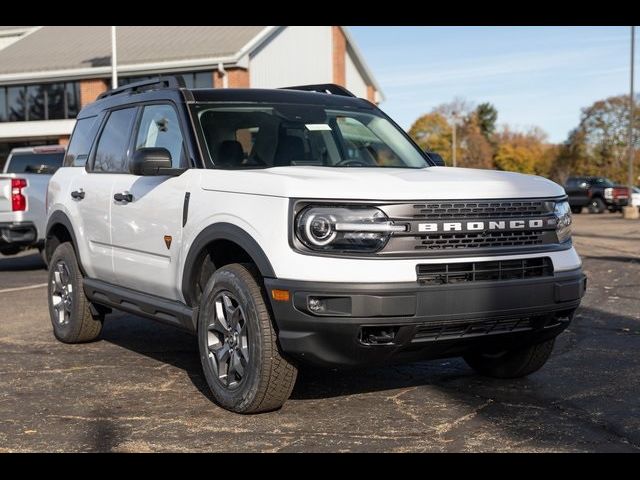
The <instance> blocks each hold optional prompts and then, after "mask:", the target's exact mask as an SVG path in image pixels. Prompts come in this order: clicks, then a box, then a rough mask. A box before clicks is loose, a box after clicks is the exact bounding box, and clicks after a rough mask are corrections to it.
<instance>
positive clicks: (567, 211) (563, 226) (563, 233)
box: [554, 202, 571, 243]
mask: <svg viewBox="0 0 640 480" xmlns="http://www.w3.org/2000/svg"><path fill="white" fill-rule="evenodd" d="M554 214H555V216H556V234H557V235H558V241H559V242H560V243H563V242H566V241H567V240H569V239H570V238H571V208H570V207H569V202H558V203H556V207H555V209H554Z"/></svg>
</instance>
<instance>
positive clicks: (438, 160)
mask: <svg viewBox="0 0 640 480" xmlns="http://www.w3.org/2000/svg"><path fill="white" fill-rule="evenodd" d="M425 153H426V154H427V156H428V157H429V158H430V159H431V161H432V162H433V163H435V164H436V167H444V166H445V163H444V159H443V158H442V157H441V156H440V155H438V154H437V153H435V152H425Z"/></svg>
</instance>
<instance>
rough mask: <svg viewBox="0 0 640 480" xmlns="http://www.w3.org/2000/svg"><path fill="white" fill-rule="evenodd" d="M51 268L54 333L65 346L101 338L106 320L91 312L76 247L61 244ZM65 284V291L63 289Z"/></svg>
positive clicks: (49, 290)
mask: <svg viewBox="0 0 640 480" xmlns="http://www.w3.org/2000/svg"><path fill="white" fill-rule="evenodd" d="M50 265H51V268H50V269H49V286H48V289H47V290H48V300H49V316H50V318H51V324H52V325H53V334H54V335H55V337H56V338H57V339H58V340H60V341H61V342H64V343H83V342H91V341H93V340H95V339H97V338H98V337H99V336H100V332H101V331H102V323H103V317H102V316H101V315H95V316H94V315H93V314H92V313H91V302H89V300H88V299H87V297H86V295H85V294H84V290H83V288H82V272H81V271H80V267H79V266H78V261H77V260H76V254H75V251H74V250H73V246H72V245H71V244H70V243H61V244H60V245H58V247H57V248H56V250H55V251H54V252H53V255H52V256H51V262H50ZM63 268H64V269H66V273H64V272H65V270H63ZM63 285H64V286H65V288H62V286H63ZM69 287H70V288H69ZM61 289H62V290H61ZM57 305H61V306H60V307H57ZM61 312H62V313H61Z"/></svg>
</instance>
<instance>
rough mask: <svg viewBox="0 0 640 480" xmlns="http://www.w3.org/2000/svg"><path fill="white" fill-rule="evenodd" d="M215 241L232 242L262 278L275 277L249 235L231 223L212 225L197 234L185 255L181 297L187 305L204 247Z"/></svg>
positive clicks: (191, 299)
mask: <svg viewBox="0 0 640 480" xmlns="http://www.w3.org/2000/svg"><path fill="white" fill-rule="evenodd" d="M215 240H229V241H231V242H234V243H235V244H237V245H238V246H240V247H241V248H242V249H244V250H245V251H246V252H247V253H248V254H249V256H250V257H251V259H252V260H253V262H254V263H255V264H256V267H258V270H259V271H260V274H261V275H262V276H263V277H268V278H275V276H276V275H275V272H274V271H273V267H272V266H271V262H270V261H269V258H268V257H267V255H266V254H265V253H264V251H263V250H262V248H261V247H260V245H258V242H256V241H255V240H254V239H253V237H252V236H251V235H250V234H248V233H247V232H246V231H245V230H243V229H242V228H240V227H238V226H236V225H233V224H231V223H226V222H221V223H214V224H213V225H209V226H208V227H207V228H205V229H204V230H202V231H201V232H200V233H199V234H198V236H197V237H196V239H195V240H194V241H193V243H192V244H191V247H190V248H189V253H188V254H187V258H186V260H185V262H184V268H183V275H182V295H183V296H184V299H185V301H186V302H187V304H190V303H192V302H193V298H192V296H191V292H190V286H191V285H192V284H193V282H194V281H195V278H194V277H195V273H196V272H197V267H198V266H199V264H200V262H202V260H203V257H202V254H203V253H204V252H205V247H206V246H207V245H208V244H209V243H211V242H213V241H215ZM192 306H196V305H192Z"/></svg>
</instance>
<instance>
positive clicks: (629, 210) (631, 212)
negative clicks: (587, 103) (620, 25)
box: [623, 26, 640, 219]
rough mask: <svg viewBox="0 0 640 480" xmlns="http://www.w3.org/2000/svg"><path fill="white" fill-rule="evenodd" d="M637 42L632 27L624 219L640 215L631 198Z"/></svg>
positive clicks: (634, 30) (633, 27)
mask: <svg viewBox="0 0 640 480" xmlns="http://www.w3.org/2000/svg"><path fill="white" fill-rule="evenodd" d="M635 40H636V27H635V26H632V27H631V79H630V80H631V81H630V86H629V132H628V135H629V136H628V138H629V147H628V151H629V177H628V179H627V184H628V188H629V205H628V206H627V207H625V208H624V212H623V216H624V218H633V219H635V218H638V217H639V216H640V214H639V213H638V208H637V207H634V206H633V205H631V196H632V191H633V183H634V182H633V161H634V159H635V151H634V150H635V149H634V148H633V123H634V120H635V118H634V110H635V108H634V107H635V101H634V98H633V80H634V79H633V73H634V72H633V67H634V63H635V58H634V57H635V55H634V54H635V43H636V42H635Z"/></svg>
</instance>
